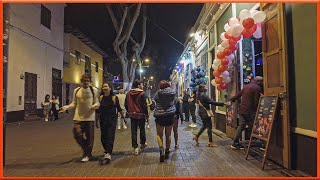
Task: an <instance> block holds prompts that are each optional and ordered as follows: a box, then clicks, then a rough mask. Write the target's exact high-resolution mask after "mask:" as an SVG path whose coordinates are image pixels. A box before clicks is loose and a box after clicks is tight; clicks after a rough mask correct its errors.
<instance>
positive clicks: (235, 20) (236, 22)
mask: <svg viewBox="0 0 320 180" xmlns="http://www.w3.org/2000/svg"><path fill="white" fill-rule="evenodd" d="M238 24H239V20H238V19H237V18H230V21H229V25H230V27H235V26H236V25H238Z"/></svg>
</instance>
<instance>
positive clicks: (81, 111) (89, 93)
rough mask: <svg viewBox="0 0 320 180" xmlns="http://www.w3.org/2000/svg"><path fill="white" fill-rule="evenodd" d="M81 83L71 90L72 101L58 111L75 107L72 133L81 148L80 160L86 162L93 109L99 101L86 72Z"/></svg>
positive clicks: (89, 157)
mask: <svg viewBox="0 0 320 180" xmlns="http://www.w3.org/2000/svg"><path fill="white" fill-rule="evenodd" d="M81 83H82V86H81V87H78V88H76V89H75V90H74V92H73V99H72V103H71V104H70V105H66V106H63V107H62V108H61V109H60V112H64V111H66V110H69V109H72V108H75V114H74V117H73V121H74V128H73V135H74V138H75V140H76V141H77V143H78V144H79V145H80V147H81V148H82V150H83V157H82V160H81V161H82V162H88V161H89V160H90V159H91V158H92V154H91V152H92V148H93V142H94V122H95V110H96V109H98V108H99V106H100V103H99V100H98V96H99V95H98V89H97V88H94V87H92V86H90V83H91V77H90V76H89V75H87V74H84V75H82V77H81ZM84 136H85V137H86V138H84Z"/></svg>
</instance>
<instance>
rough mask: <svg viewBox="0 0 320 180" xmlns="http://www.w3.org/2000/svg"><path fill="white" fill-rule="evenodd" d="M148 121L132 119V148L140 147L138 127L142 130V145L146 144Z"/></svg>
mask: <svg viewBox="0 0 320 180" xmlns="http://www.w3.org/2000/svg"><path fill="white" fill-rule="evenodd" d="M145 125H146V120H145V119H131V140H132V147H133V148H137V147H138V142H137V139H138V127H139V129H140V144H145V143H146V127H145Z"/></svg>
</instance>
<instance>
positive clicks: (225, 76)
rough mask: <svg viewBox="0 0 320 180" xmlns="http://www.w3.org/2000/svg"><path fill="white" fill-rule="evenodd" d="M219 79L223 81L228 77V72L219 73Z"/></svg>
mask: <svg viewBox="0 0 320 180" xmlns="http://www.w3.org/2000/svg"><path fill="white" fill-rule="evenodd" d="M221 77H222V79H223V80H225V79H226V78H227V77H229V72H228V71H223V73H221Z"/></svg>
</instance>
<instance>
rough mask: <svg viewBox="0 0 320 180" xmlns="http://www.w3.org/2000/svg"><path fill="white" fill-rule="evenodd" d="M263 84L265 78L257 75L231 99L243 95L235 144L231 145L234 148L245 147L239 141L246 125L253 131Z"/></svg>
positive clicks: (232, 99)
mask: <svg viewBox="0 0 320 180" xmlns="http://www.w3.org/2000/svg"><path fill="white" fill-rule="evenodd" d="M262 84H263V78H262V77H261V76H257V77H255V78H254V80H252V81H251V83H250V84H248V85H246V86H244V87H243V89H242V90H241V91H240V92H238V93H237V94H236V95H235V96H234V97H232V98H231V99H230V101H231V102H234V101H236V100H238V99H239V98H240V97H242V98H241V104H240V110H239V114H240V119H239V125H238V127H237V131H236V134H235V137H234V140H233V144H232V145H231V148H232V149H244V147H243V145H241V144H240V143H239V141H240V138H241V134H242V131H244V130H245V127H246V125H248V126H249V128H248V131H249V132H251V129H252V126H253V122H254V118H255V115H256V111H257V108H258V104H259V99H260V93H261V88H260V87H261V86H262ZM231 102H229V103H228V105H231Z"/></svg>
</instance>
